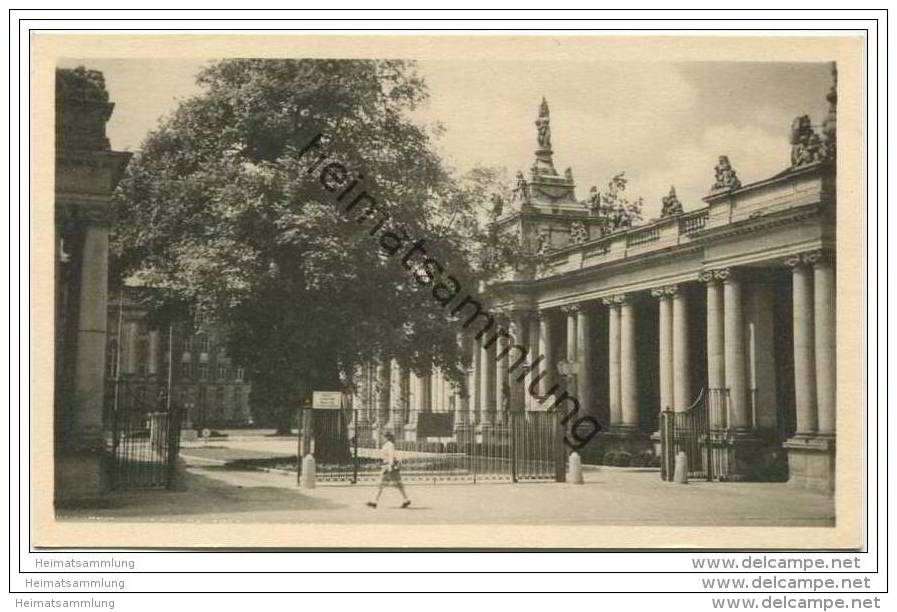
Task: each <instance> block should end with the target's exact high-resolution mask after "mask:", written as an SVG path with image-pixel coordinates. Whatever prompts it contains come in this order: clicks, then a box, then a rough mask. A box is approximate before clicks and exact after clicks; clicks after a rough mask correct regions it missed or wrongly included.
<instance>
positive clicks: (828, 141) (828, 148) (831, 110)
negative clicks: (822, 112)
mask: <svg viewBox="0 0 897 612" xmlns="http://www.w3.org/2000/svg"><path fill="white" fill-rule="evenodd" d="M825 99H826V100H827V101H828V115H827V116H826V118H825V121H823V122H822V134H823V136H824V138H825V153H826V155H827V159H829V160H834V159H835V141H836V136H837V134H836V132H837V129H836V127H837V117H838V65H837V64H836V63H835V62H832V87H831V89H829V92H828V94H827V95H826V96H825Z"/></svg>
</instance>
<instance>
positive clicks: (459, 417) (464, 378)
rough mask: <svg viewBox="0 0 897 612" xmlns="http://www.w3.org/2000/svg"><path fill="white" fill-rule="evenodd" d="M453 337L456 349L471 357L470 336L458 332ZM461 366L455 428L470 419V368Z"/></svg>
mask: <svg viewBox="0 0 897 612" xmlns="http://www.w3.org/2000/svg"><path fill="white" fill-rule="evenodd" d="M455 337H456V341H457V342H458V350H459V351H460V352H461V354H462V355H466V356H468V357H469V358H472V357H473V355H472V353H473V348H472V347H471V346H470V344H471V343H470V338H469V337H468V336H467V334H465V333H464V332H458V334H457V336H455ZM465 361H466V360H465ZM471 367H472V366H471ZM461 368H462V371H461V372H460V381H461V382H460V383H458V388H457V400H456V401H455V428H458V427H459V426H465V425H467V424H468V422H469V419H470V393H471V391H470V379H471V378H472V377H473V375H472V374H471V373H470V368H466V367H464V366H461Z"/></svg>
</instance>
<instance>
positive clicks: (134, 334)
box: [125, 321, 140, 376]
mask: <svg viewBox="0 0 897 612" xmlns="http://www.w3.org/2000/svg"><path fill="white" fill-rule="evenodd" d="M127 330H128V331H127V332H126V333H127V348H126V349H125V374H130V375H131V376H133V375H135V374H137V351H138V348H137V347H138V346H139V344H138V342H137V340H138V339H139V337H140V334H139V330H138V326H137V321H129V322H128V327H127Z"/></svg>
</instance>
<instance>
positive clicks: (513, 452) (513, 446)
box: [508, 411, 517, 482]
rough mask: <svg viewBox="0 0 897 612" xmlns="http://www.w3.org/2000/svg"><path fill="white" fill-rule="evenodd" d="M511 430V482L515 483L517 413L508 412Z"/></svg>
mask: <svg viewBox="0 0 897 612" xmlns="http://www.w3.org/2000/svg"><path fill="white" fill-rule="evenodd" d="M508 417H509V418H508V422H509V425H510V428H511V482H517V413H516V412H514V411H510V412H508Z"/></svg>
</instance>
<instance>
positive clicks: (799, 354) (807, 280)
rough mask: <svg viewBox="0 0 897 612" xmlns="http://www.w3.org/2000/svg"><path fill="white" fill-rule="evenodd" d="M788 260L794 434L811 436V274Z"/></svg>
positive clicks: (813, 390) (813, 382)
mask: <svg viewBox="0 0 897 612" xmlns="http://www.w3.org/2000/svg"><path fill="white" fill-rule="evenodd" d="M796 259H797V261H794V260H791V261H789V263H790V264H791V266H792V268H791V270H792V276H791V278H792V300H793V314H792V316H793V327H794V403H795V411H796V413H797V414H796V416H797V432H796V433H797V434H799V435H800V434H815V433H816V431H817V430H818V420H817V413H816V362H815V331H814V329H813V310H814V296H813V275H812V274H813V273H812V270H811V269H810V268H809V267H808V266H807V265H805V264H804V262H803V261H801V260H800V259H799V258H796Z"/></svg>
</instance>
